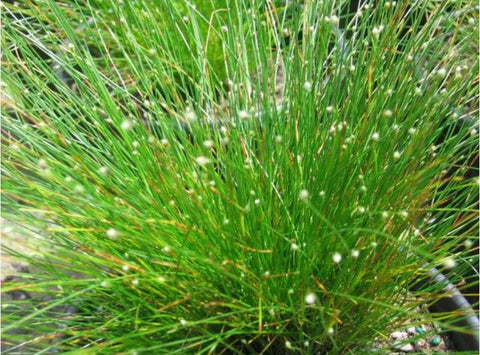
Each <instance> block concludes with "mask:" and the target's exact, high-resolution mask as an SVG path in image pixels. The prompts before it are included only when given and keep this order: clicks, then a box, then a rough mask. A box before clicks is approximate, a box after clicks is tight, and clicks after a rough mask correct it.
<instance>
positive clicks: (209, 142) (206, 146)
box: [203, 139, 213, 148]
mask: <svg viewBox="0 0 480 355" xmlns="http://www.w3.org/2000/svg"><path fill="white" fill-rule="evenodd" d="M203 146H204V147H205V148H212V147H213V141H212V140H210V139H208V140H206V141H205V142H203Z"/></svg>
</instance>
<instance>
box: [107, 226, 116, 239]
mask: <svg viewBox="0 0 480 355" xmlns="http://www.w3.org/2000/svg"><path fill="white" fill-rule="evenodd" d="M107 237H109V238H110V239H116V238H117V237H118V231H117V230H116V229H114V228H109V229H108V230H107Z"/></svg>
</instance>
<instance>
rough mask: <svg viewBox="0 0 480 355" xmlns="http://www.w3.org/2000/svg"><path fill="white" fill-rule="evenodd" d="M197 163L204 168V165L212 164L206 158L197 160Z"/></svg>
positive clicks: (202, 157)
mask: <svg viewBox="0 0 480 355" xmlns="http://www.w3.org/2000/svg"><path fill="white" fill-rule="evenodd" d="M195 162H196V163H197V164H198V165H200V166H203V165H207V164H208V163H210V159H208V158H207V157H204V156H199V157H197V158H196V159H195Z"/></svg>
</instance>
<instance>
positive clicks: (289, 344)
mask: <svg viewBox="0 0 480 355" xmlns="http://www.w3.org/2000/svg"><path fill="white" fill-rule="evenodd" d="M285 347H286V348H287V349H291V348H292V343H291V342H289V341H288V340H287V341H285Z"/></svg>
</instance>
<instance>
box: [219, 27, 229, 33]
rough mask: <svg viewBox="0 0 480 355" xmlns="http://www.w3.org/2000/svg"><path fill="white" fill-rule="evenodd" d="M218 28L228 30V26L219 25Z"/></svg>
mask: <svg viewBox="0 0 480 355" xmlns="http://www.w3.org/2000/svg"><path fill="white" fill-rule="evenodd" d="M220 29H221V30H222V31H223V32H228V26H222V27H220Z"/></svg>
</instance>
